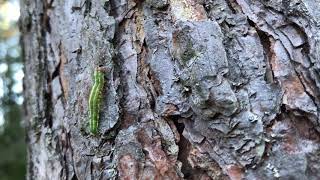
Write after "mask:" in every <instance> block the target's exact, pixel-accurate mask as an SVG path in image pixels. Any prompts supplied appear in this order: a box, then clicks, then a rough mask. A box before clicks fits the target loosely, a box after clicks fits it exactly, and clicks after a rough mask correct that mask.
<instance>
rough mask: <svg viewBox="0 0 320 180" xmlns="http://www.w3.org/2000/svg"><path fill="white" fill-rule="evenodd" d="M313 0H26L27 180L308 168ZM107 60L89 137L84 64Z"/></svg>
mask: <svg viewBox="0 0 320 180" xmlns="http://www.w3.org/2000/svg"><path fill="white" fill-rule="evenodd" d="M319 12H320V1H319V0H291V1H289V0H281V1H279V0H145V1H142V0H141V1H139V0H65V1H63V0H44V1H43V0H34V1H31V0H24V1H22V4H21V31H22V44H23V49H24V51H23V52H24V59H25V79H24V88H25V91H24V95H25V112H26V122H27V125H28V127H27V128H28V135H27V141H28V162H29V163H28V175H27V177H28V178H29V179H277V178H281V179H299V180H300V179H320V174H319V173H318V172H319V171H320V154H319V152H320V151H319V150H320V147H319V140H320V139H319V137H320V136H319V132H320V126H319V119H320V118H319V107H320V90H319V89H320V70H319V69H320V61H319V58H320V45H319V39H320V28H319V27H320V13H319ZM97 66H107V67H108V69H109V71H108V72H107V73H106V80H107V83H106V86H105V91H104V92H103V104H102V107H101V113H100V116H101V119H100V122H99V132H100V134H99V135H98V136H92V135H90V134H89V133H88V126H87V125H88V124H87V123H88V119H89V114H88V98H89V92H90V88H91V86H92V84H93V81H92V74H93V69H94V68H95V67H97Z"/></svg>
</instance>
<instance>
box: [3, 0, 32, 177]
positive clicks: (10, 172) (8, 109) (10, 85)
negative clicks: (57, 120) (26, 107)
mask: <svg viewBox="0 0 320 180" xmlns="http://www.w3.org/2000/svg"><path fill="white" fill-rule="evenodd" d="M8 2H11V1H3V0H0V179H1V180H7V179H8V180H9V179H10V180H15V179H25V173H26V144H25V131H24V127H23V123H22V92H21V89H22V88H21V87H22V77H23V72H22V60H21V57H20V47H19V33H18V27H17V24H16V23H17V22H16V19H15V18H13V17H12V14H9V15H8V14H5V13H4V12H5V11H6V12H9V13H10V12H12V11H11V10H10V8H14V6H15V5H17V4H15V5H13V4H9V5H8ZM16 8H18V7H16Z"/></svg>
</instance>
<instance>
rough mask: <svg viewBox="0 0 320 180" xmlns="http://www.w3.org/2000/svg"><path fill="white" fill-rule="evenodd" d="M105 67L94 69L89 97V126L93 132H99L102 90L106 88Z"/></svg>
mask: <svg viewBox="0 0 320 180" xmlns="http://www.w3.org/2000/svg"><path fill="white" fill-rule="evenodd" d="M105 71H106V70H105V69H104V68H102V67H98V68H96V69H95V71H94V84H93V86H92V89H91V92H90V97H89V116H90V120H89V126H90V132H91V133H92V134H97V133H98V125H99V113H100V105H101V101H102V92H103V88H104V73H105Z"/></svg>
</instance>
